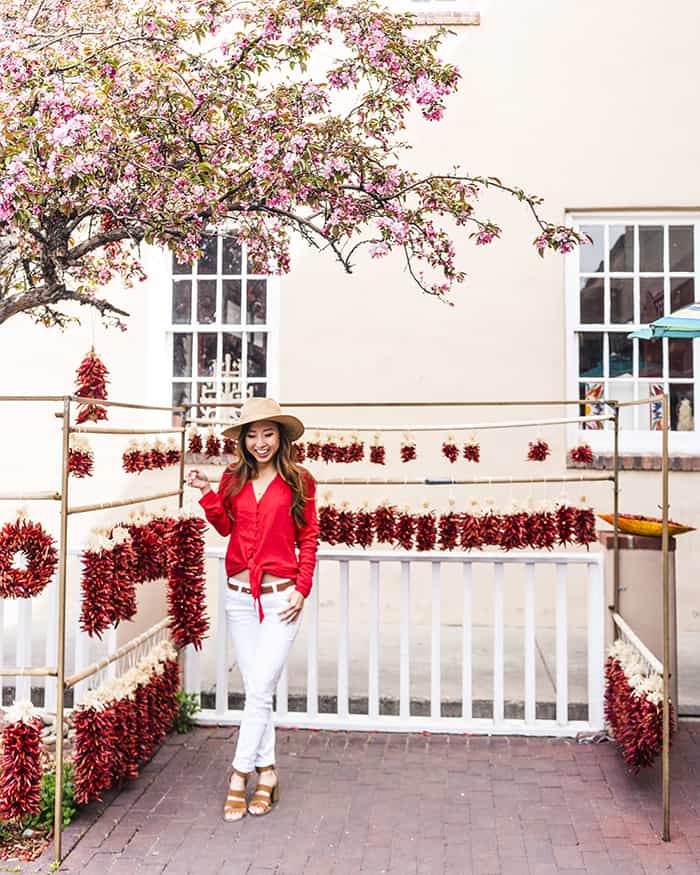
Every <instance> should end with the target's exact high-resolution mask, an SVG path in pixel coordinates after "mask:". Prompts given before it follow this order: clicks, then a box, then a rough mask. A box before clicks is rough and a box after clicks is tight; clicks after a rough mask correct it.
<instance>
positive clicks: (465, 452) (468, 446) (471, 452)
mask: <svg viewBox="0 0 700 875" xmlns="http://www.w3.org/2000/svg"><path fill="white" fill-rule="evenodd" d="M462 457H463V458H464V459H466V460H467V462H478V461H479V460H480V459H481V447H480V446H479V442H478V441H477V439H476V437H475V436H474V435H472V436H471V437H470V438H469V440H468V441H467V442H466V443H465V445H464V448H463V449H462Z"/></svg>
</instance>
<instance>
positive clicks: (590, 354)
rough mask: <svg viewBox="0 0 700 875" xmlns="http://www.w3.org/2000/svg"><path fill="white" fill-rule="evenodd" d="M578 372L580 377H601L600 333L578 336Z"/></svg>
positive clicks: (601, 339)
mask: <svg viewBox="0 0 700 875" xmlns="http://www.w3.org/2000/svg"><path fill="white" fill-rule="evenodd" d="M578 359H579V367H578V372H579V376H581V377H602V376H603V334H602V332H600V331H596V332H586V333H585V334H579V338H578Z"/></svg>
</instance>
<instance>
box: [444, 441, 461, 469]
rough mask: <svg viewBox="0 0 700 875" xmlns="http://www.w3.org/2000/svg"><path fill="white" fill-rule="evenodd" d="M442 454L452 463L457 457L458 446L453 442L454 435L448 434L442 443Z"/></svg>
mask: <svg viewBox="0 0 700 875" xmlns="http://www.w3.org/2000/svg"><path fill="white" fill-rule="evenodd" d="M442 455H443V456H444V457H445V458H446V459H448V460H449V461H450V462H452V464H454V463H455V462H456V461H457V459H459V447H458V446H457V444H456V443H455V439H454V435H451V434H450V435H448V436H447V440H446V441H443V444H442Z"/></svg>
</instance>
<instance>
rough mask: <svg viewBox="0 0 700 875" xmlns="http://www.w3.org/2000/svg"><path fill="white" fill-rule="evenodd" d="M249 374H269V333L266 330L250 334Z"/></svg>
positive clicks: (253, 375)
mask: <svg viewBox="0 0 700 875" xmlns="http://www.w3.org/2000/svg"><path fill="white" fill-rule="evenodd" d="M248 376H249V377H266V376H267V333H266V332H264V331H258V332H256V333H255V334H249V335H248Z"/></svg>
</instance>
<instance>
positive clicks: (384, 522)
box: [374, 501, 396, 544]
mask: <svg viewBox="0 0 700 875" xmlns="http://www.w3.org/2000/svg"><path fill="white" fill-rule="evenodd" d="M374 531H375V534H376V537H377V543H379V544H391V543H392V542H393V540H394V537H395V532H396V508H395V507H394V505H393V504H389V503H388V501H386V502H382V504H380V505H379V506H378V507H377V508H376V509H375V511H374Z"/></svg>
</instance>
